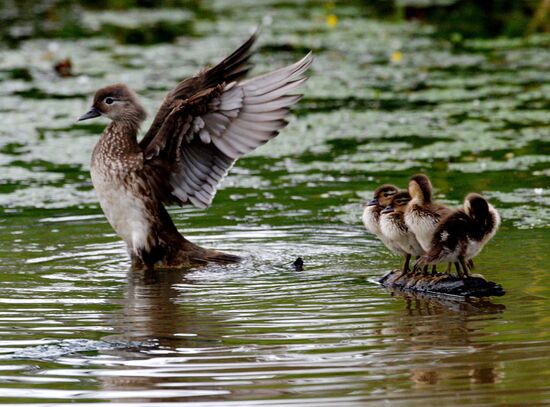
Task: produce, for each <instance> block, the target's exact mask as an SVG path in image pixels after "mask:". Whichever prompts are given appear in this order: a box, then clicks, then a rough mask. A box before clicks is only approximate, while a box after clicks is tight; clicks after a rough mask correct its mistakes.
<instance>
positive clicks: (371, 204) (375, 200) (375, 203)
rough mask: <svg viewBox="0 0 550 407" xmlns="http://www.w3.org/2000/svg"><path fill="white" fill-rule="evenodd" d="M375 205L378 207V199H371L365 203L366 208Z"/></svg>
mask: <svg viewBox="0 0 550 407" xmlns="http://www.w3.org/2000/svg"><path fill="white" fill-rule="evenodd" d="M374 205H378V199H371V200H370V201H368V202H367V203H365V206H374Z"/></svg>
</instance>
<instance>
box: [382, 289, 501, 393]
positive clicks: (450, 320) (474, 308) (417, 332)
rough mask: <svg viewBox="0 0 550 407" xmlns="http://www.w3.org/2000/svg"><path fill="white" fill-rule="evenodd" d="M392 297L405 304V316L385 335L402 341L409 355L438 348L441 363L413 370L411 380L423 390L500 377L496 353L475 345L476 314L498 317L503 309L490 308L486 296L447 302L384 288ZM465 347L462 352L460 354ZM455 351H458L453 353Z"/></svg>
mask: <svg viewBox="0 0 550 407" xmlns="http://www.w3.org/2000/svg"><path fill="white" fill-rule="evenodd" d="M388 291H390V293H391V294H392V296H396V297H402V298H403V300H404V301H405V309H404V317H403V318H401V317H400V318H399V322H398V324H397V327H395V328H390V329H389V330H388V331H386V332H385V333H387V334H391V335H398V336H399V337H401V338H404V339H405V340H406V341H407V342H408V344H409V345H410V349H411V350H412V351H419V352H421V351H423V350H426V349H433V348H434V347H436V348H440V349H441V357H440V360H441V362H440V363H437V364H435V365H434V364H433V362H432V363H430V367H425V366H418V367H417V366H414V367H413V368H411V369H410V377H411V380H412V381H413V382H414V383H415V384H416V385H417V386H420V388H422V387H423V386H424V385H435V384H439V383H441V382H443V381H452V380H453V379H456V378H458V377H461V378H463V379H464V378H468V379H469V381H470V382H471V383H480V384H482V383H495V382H497V381H498V380H500V379H501V378H502V374H503V373H499V372H498V369H497V366H498V363H496V362H495V361H496V360H498V358H497V355H496V351H495V349H494V348H493V347H492V346H490V345H484V344H481V343H479V342H478V341H477V340H476V339H477V338H476V336H479V335H480V332H479V329H478V328H476V321H477V318H476V317H478V316H485V315H494V316H495V317H498V318H500V315H501V314H502V313H503V312H504V311H505V309H506V306H504V305H502V304H494V303H492V302H491V301H490V300H489V299H486V298H467V299H462V298H458V297H457V298H450V297H446V296H444V295H442V296H433V295H426V294H422V293H410V292H406V293H405V292H402V291H398V290H388ZM464 349H466V351H462V350H464ZM456 350H459V351H458V352H457V351H456Z"/></svg>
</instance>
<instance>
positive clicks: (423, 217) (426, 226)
mask: <svg viewBox="0 0 550 407" xmlns="http://www.w3.org/2000/svg"><path fill="white" fill-rule="evenodd" d="M409 194H410V195H411V201H410V202H409V205H408V206H407V209H406V210H405V214H404V219H405V223H406V224H407V226H408V227H409V229H410V230H411V231H412V232H413V233H414V235H415V236H416V239H417V240H418V243H420V246H421V247H422V249H424V251H426V252H427V251H429V250H430V246H431V243H432V238H433V234H434V232H435V229H436V228H437V225H438V224H439V222H440V220H441V219H442V218H443V217H444V216H446V215H448V214H449V213H451V211H452V210H451V208H449V207H447V206H445V205H442V204H439V203H437V202H433V201H432V184H431V182H430V179H429V178H428V177H427V176H426V175H424V174H417V175H413V176H412V177H411V178H410V179H409Z"/></svg>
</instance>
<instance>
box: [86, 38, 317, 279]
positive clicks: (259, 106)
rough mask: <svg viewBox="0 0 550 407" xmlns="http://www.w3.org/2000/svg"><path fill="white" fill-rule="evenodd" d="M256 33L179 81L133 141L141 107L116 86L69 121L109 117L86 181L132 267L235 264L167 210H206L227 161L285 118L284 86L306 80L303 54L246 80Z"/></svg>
mask: <svg viewBox="0 0 550 407" xmlns="http://www.w3.org/2000/svg"><path fill="white" fill-rule="evenodd" d="M256 39H257V33H255V34H253V35H252V36H251V37H250V38H249V39H248V40H247V41H245V42H244V43H243V44H242V45H241V46H240V47H239V48H238V49H237V50H236V51H234V52H233V53H232V54H230V55H229V56H228V57H227V58H225V59H223V60H222V61H221V62H220V63H218V64H216V65H214V66H213V67H211V68H208V69H204V70H202V71H201V72H199V73H198V74H196V75H195V76H193V77H191V78H188V79H185V80H183V81H182V82H180V83H179V84H178V85H177V86H176V87H175V88H174V89H172V90H171V91H170V92H169V93H168V94H167V95H166V97H165V98H164V101H163V102H162V105H161V106H160V108H159V110H158V112H157V113H156V116H155V117H154V119H153V122H152V124H151V127H150V128H149V130H148V131H147V132H146V133H145V135H144V136H143V138H141V140H139V141H138V138H137V136H138V132H139V129H140V127H141V125H142V123H143V122H144V120H145V118H146V111H145V109H144V107H143V105H142V104H141V103H140V101H139V99H138V96H137V94H136V93H135V92H134V91H133V90H131V89H130V88H129V87H128V86H127V85H125V84H113V85H109V86H106V87H103V88H101V89H99V90H97V91H96V93H95V95H94V98H93V102H92V106H91V108H90V110H89V111H88V112H87V113H85V114H84V115H82V116H81V117H80V118H79V119H78V121H83V120H89V119H93V118H96V117H106V118H108V119H110V123H109V124H108V125H107V127H106V128H105V130H104V131H103V133H102V135H101V136H100V138H99V141H98V142H97V144H96V146H95V148H94V150H93V153H92V159H91V179H92V183H93V186H94V189H95V191H96V193H97V196H98V199H99V203H100V206H101V208H102V210H103V212H104V214H105V216H106V218H107V220H108V221H109V223H110V224H111V226H112V227H113V229H114V230H115V231H116V233H117V234H118V236H119V237H120V238H122V240H123V241H124V242H125V244H126V247H127V249H128V253H129V255H130V258H131V261H132V267H134V268H136V269H140V268H144V269H163V268H180V267H188V266H193V265H195V264H205V263H210V262H215V263H223V264H227V263H235V262H238V261H240V260H241V258H240V257H239V256H236V255H232V254H228V253H223V252H220V251H217V250H212V249H206V248H203V247H200V246H199V245H197V244H194V243H192V242H191V241H189V240H187V239H186V238H185V237H184V236H183V235H182V234H181V233H180V232H179V231H178V229H177V227H176V226H175V224H174V222H173V220H172V219H171V217H170V215H169V214H168V211H167V209H166V206H167V205H172V204H177V205H180V206H181V205H192V206H194V207H196V208H199V209H204V208H207V207H208V206H210V204H211V203H212V201H213V199H214V196H215V195H216V191H217V189H218V187H219V185H220V183H221V182H222V180H223V179H224V177H225V176H226V175H227V173H228V171H229V170H230V169H231V168H232V167H233V165H234V164H235V162H236V161H237V160H238V159H239V158H240V157H242V156H243V155H244V154H247V153H249V152H251V151H253V150H255V149H256V148H257V147H259V146H261V145H263V144H265V143H266V142H268V141H269V140H271V139H273V138H274V137H276V136H277V135H278V134H279V132H280V131H281V130H282V129H283V128H284V127H285V126H286V125H287V124H288V120H287V119H288V116H289V111H290V108H291V106H293V105H294V104H295V103H296V102H298V100H299V99H300V98H301V97H302V95H300V94H294V93H292V92H293V91H294V90H295V89H296V88H298V87H299V86H301V85H302V84H303V83H304V81H305V80H306V79H307V76H306V71H307V70H308V69H309V67H310V65H311V63H312V60H313V58H312V55H311V52H310V53H308V54H307V55H306V56H304V57H303V58H302V59H300V60H299V61H297V62H296V63H294V64H291V65H289V66H286V67H283V68H280V69H278V70H274V71H271V72H268V73H266V74H264V75H260V76H256V77H253V78H251V79H246V78H245V77H246V75H247V73H248V71H249V70H250V65H249V64H248V61H249V59H250V57H251V55H252V54H253V50H252V48H253V45H254V43H255V42H256Z"/></svg>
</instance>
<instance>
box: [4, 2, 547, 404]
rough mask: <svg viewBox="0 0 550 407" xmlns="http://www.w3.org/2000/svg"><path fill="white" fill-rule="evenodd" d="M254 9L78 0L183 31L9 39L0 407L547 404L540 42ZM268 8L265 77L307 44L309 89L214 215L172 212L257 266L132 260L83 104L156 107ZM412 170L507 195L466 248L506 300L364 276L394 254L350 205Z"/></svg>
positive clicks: (90, 16)
mask: <svg viewBox="0 0 550 407" xmlns="http://www.w3.org/2000/svg"><path fill="white" fill-rule="evenodd" d="M264 3H265V5H264V6H262V7H258V6H257V2H254V5H255V7H251V4H249V3H248V2H246V1H239V2H233V1H232V2H231V6H229V5H228V4H227V2H222V1H219V2H214V3H212V5H211V6H209V9H208V10H207V11H208V13H205V12H204V10H202V11H201V13H199V12H198V11H194V12H193V11H181V10H180V11H174V10H160V11H157V12H154V13H149V12H139V11H131V12H116V13H115V12H102V13H98V12H95V13H92V12H84V15H83V21H84V23H85V24H87V25H88V26H89V27H90V30H94V29H95V30H98V31H99V32H101V29H102V28H101V27H102V26H103V25H105V24H110V25H115V26H117V24H118V25H119V26H120V27H123V28H124V27H127V26H128V25H132V24H135V21H141V23H140V24H144V25H146V24H152V23H154V22H155V21H165V20H169V21H171V22H172V23H174V22H176V23H177V22H178V21H179V22H181V23H182V24H184V23H186V24H189V21H191V20H192V21H193V24H192V27H193V30H192V33H190V34H189V35H187V36H186V35H183V36H179V37H178V38H177V40H176V41H174V42H173V43H172V42H168V43H166V42H161V43H154V41H153V43H152V44H151V45H148V46H136V45H131V44H121V43H117V41H118V42H120V41H122V40H121V37H112V38H111V37H109V38H107V37H106V36H101V35H99V36H97V35H96V36H92V37H89V38H83V39H78V40H61V39H34V40H28V41H23V42H21V43H20V44H19V45H18V46H17V47H15V48H11V49H9V48H3V49H2V50H1V51H0V52H1V54H2V55H1V56H2V57H1V58H0V118H1V120H2V121H1V122H2V126H1V128H0V171H1V174H2V176H1V181H0V211H1V213H2V216H1V217H0V259H1V260H2V261H1V262H0V279H1V280H2V284H1V285H0V403H6V404H9V403H27V404H35V405H38V404H43V403H68V402H73V403H76V404H77V405H78V404H81V405H84V404H88V403H90V404H92V403H93V404H95V405H100V404H102V403H105V404H106V403H113V402H116V403H119V404H121V405H124V404H125V403H127V404H128V405H129V404H132V405H154V404H160V403H163V404H164V403H181V402H186V403H188V404H189V405H197V406H199V405H200V406H208V405H213V406H216V405H235V406H246V405H251V406H254V405H262V406H269V405H289V406H293V405H296V406H307V405H311V406H334V405H346V406H353V405H380V404H381V403H388V404H391V405H397V406H399V405H403V406H415V405H418V406H425V405H427V404H437V405H518V404H529V405H534V404H537V403H538V404H547V403H550V384H549V383H550V369H549V368H548V365H549V363H550V318H549V315H550V314H549V312H550V307H549V304H550V283H549V282H548V262H549V261H550V254H549V253H548V250H547V247H549V244H550V236H549V233H548V231H549V226H550V183H549V181H548V177H549V175H550V158H549V157H550V155H549V154H548V153H549V152H550V131H549V124H550V121H549V115H548V106H549V99H548V95H550V85H549V83H550V82H549V77H550V69H549V68H550V62H549V61H550V52H549V51H548V50H549V47H548V45H550V37H548V36H543V35H539V36H532V37H529V38H526V39H514V40H476V41H467V42H466V43H465V44H464V46H463V47H462V48H460V49H457V48H453V47H452V46H451V44H450V43H448V42H446V41H445V40H441V39H436V37H435V36H434V35H433V30H432V29H431V28H430V27H426V26H420V25H416V24H412V23H388V22H386V23H381V22H379V21H375V20H373V19H370V18H369V16H368V15H367V16H365V15H362V13H361V12H360V11H359V9H357V8H355V7H354V6H352V5H348V6H338V7H337V8H336V9H330V10H329V9H327V7H325V6H324V5H322V4H315V3H311V4H310V3H307V5H306V4H305V3H304V4H303V5H301V4H300V3H298V4H294V5H291V3H287V2H278V1H276V0H274V1H263V2H262V4H264ZM266 10H268V11H267V12H266ZM194 13H195V14H194ZM329 13H337V14H338V16H339V19H338V21H337V24H336V26H334V27H331V26H330V25H328V24H327V15H328V14H329ZM266 14H268V15H269V17H265V16H266ZM262 20H263V21H264V23H266V25H265V26H264V28H263V30H262V34H261V37H260V41H259V49H258V53H257V55H256V56H255V57H254V62H255V65H256V67H255V70H254V72H256V73H260V72H265V71H266V70H268V69H270V68H273V67H276V66H277V67H278V66H282V65H283V64H285V63H289V62H291V61H293V60H295V59H297V58H299V57H300V56H301V55H303V54H304V53H305V52H306V51H307V50H309V49H312V50H313V51H314V53H315V57H316V60H315V64H314V66H313V68H312V72H311V74H312V77H311V79H310V80H309V81H308V83H307V86H306V87H305V98H304V100H303V101H302V102H301V103H300V105H299V106H298V108H297V109H296V110H295V115H294V117H293V119H292V122H291V124H290V125H289V126H288V128H287V129H286V130H285V131H284V132H282V134H281V136H280V137H278V138H277V139H276V140H274V141H273V142H271V143H269V144H267V145H266V146H264V147H262V148H260V149H259V150H258V151H257V152H255V153H254V154H252V155H250V156H248V157H246V158H244V159H242V160H240V161H239V162H238V164H237V166H236V167H235V168H234V169H233V171H232V172H231V174H230V176H229V177H228V178H227V179H226V180H225V181H224V184H223V187H222V188H221V190H220V191H219V193H218V195H217V197H216V199H215V203H214V205H213V207H212V208H210V209H208V210H206V211H201V210H197V209H193V208H187V207H186V208H180V209H177V208H174V209H173V210H172V215H173V217H174V218H175V220H176V223H177V225H178V227H179V228H180V230H182V231H183V232H184V233H185V235H186V236H188V237H189V238H190V239H191V240H193V241H195V242H197V243H199V244H201V245H205V246H210V247H215V248H217V249H220V250H225V251H229V252H232V253H236V254H239V255H241V256H244V257H245V258H246V260H245V261H244V262H243V263H242V264H240V265H234V266H227V267H222V266H217V265H211V266H208V267H202V268H195V269H191V270H181V271H171V272H166V273H156V274H143V273H132V272H129V267H130V265H129V261H128V257H127V255H126V253H125V249H124V247H123V245H122V243H121V242H120V241H119V239H118V238H117V237H116V236H115V235H114V233H113V231H112V230H111V228H110V227H109V225H108V224H107V222H106V220H105V218H104V217H103V215H102V213H101V210H100V208H99V206H98V204H97V202H96V198H95V196H94V193H93V190H92V188H91V183H90V179H89V173H88V170H89V156H90V153H91V150H92V148H93V145H94V143H95V142H96V140H97V137H98V134H99V133H100V132H101V130H102V128H103V126H104V125H105V122H104V121H101V120H99V121H98V122H97V123H92V122H90V123H89V124H82V125H80V124H79V125H76V124H75V119H76V118H77V117H78V116H79V115H81V114H82V113H84V112H85V111H87V108H88V106H89V103H90V100H91V96H92V94H93V92H94V91H95V90H96V89H97V88H99V87H101V86H104V85H106V84H109V83H112V82H125V83H127V84H129V85H130V86H131V87H133V88H134V89H135V90H136V91H137V92H138V93H139V94H140V95H141V96H142V98H143V102H144V104H145V105H146V107H147V108H148V110H149V111H150V112H153V111H154V109H155V107H156V106H158V104H159V103H160V101H161V100H162V97H163V95H164V94H165V93H166V92H167V91H168V90H169V89H170V88H171V87H172V86H174V84H175V83H176V82H177V81H178V80H179V79H180V78H183V77H186V76H189V75H192V74H194V73H195V72H196V71H197V70H198V69H200V67H202V66H203V65H204V64H206V63H213V62H215V61H217V60H219V58H220V57H221V56H223V55H225V54H227V53H229V52H230V51H232V50H233V49H234V48H235V47H236V46H237V45H239V43H240V42H241V41H243V40H244V39H245V38H246V37H247V35H248V34H249V32H250V29H253V27H254V26H256V25H257V23H258V22H259V21H262ZM138 26H139V24H138ZM120 30H122V28H120ZM113 32H124V31H113ZM191 34H192V35H191ZM124 38H125V37H124ZM123 42H125V41H123ZM126 42H127V41H126ZM64 57H70V58H71V60H72V62H73V71H74V73H75V76H73V77H69V78H63V79H62V78H58V77H57V76H56V75H55V74H54V73H53V71H52V69H51V67H52V65H53V63H54V62H55V61H57V60H58V59H60V58H64ZM420 171H423V172H426V173H427V174H429V175H430V176H431V178H432V180H433V183H434V185H435V187H436V189H437V191H436V192H437V196H438V198H439V199H441V200H443V201H444V202H446V203H449V204H453V205H458V204H459V203H460V202H461V200H462V199H463V197H464V195H465V194H466V193H467V192H470V191H477V192H481V193H483V194H486V195H487V196H488V197H489V198H490V199H491V202H492V203H493V204H494V205H495V206H496V207H497V208H498V209H499V210H500V211H501V214H502V217H503V219H504V221H503V225H502V227H501V230H500V231H499V233H498V234H497V235H496V237H495V238H494V240H493V241H492V242H491V243H490V244H489V245H488V246H487V247H486V249H485V250H484V252H483V253H482V254H481V255H480V256H479V258H478V259H477V262H476V264H477V266H478V271H479V272H481V273H482V274H484V275H485V276H486V277H487V278H489V279H491V280H495V281H498V282H499V283H501V284H502V285H503V286H504V287H505V289H506V290H507V294H506V296H504V297H502V298H498V299H492V300H484V301H463V302H460V301H455V300H450V299H442V298H425V297H418V296H410V295H404V294H402V293H391V292H388V291H387V290H385V289H383V288H381V287H380V286H378V285H377V284H376V278H377V277H379V276H381V275H383V274H384V273H385V272H386V271H388V270H391V269H392V268H395V267H396V266H397V264H398V262H399V259H397V258H395V257H393V256H392V255H390V254H389V253H388V252H387V250H386V249H385V248H384V247H383V246H382V245H381V243H379V242H378V241H376V239H375V238H373V237H372V236H369V235H367V234H366V233H365V231H364V228H363V227H362V225H361V222H360V214H361V203H362V201H364V200H365V199H366V198H368V197H370V195H371V194H372V191H373V190H374V189H375V188H376V186H377V185H378V184H380V183H382V182H392V183H396V184H398V185H405V183H406V181H407V178H408V177H409V176H410V175H411V174H413V173H415V172H420ZM298 256H301V257H303V258H304V261H305V270H304V271H302V272H297V271H294V270H293V269H292V267H291V266H290V264H291V263H292V262H293V261H294V259H295V258H296V257H298Z"/></svg>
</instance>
